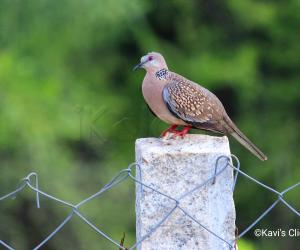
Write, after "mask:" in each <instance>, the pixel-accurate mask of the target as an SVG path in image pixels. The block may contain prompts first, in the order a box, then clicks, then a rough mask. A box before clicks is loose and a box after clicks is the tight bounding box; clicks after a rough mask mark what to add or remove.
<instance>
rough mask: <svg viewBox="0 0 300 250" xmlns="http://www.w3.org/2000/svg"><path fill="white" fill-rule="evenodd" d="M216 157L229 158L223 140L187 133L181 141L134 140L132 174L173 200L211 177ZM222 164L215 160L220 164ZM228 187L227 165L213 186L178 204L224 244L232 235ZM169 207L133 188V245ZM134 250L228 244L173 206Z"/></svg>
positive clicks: (216, 249) (213, 249) (210, 248)
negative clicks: (134, 149) (134, 171)
mask: <svg viewBox="0 0 300 250" xmlns="http://www.w3.org/2000/svg"><path fill="white" fill-rule="evenodd" d="M220 155H228V156H229V155H230V149H229V143H228V139H227V137H226V136H224V137H214V136H208V135H187V136H186V138H185V139H180V138H179V139H168V140H163V139H159V138H143V139H138V140H137V141H136V162H137V163H138V164H139V165H140V169H141V171H140V172H139V171H137V178H138V179H139V180H141V181H142V182H144V183H146V184H148V185H149V186H151V187H153V188H155V189H158V190H160V191H161V192H163V193H165V194H167V195H170V196H172V197H174V198H179V197H180V196H181V195H182V194H184V193H185V192H187V191H189V190H191V189H193V188H194V187H196V186H197V185H198V184H200V183H202V182H204V181H205V180H207V179H208V178H210V177H211V176H212V175H213V173H214V166H215V162H216V159H217V158H218V156H220ZM222 163H223V164H222ZM224 163H225V161H223V162H222V161H221V162H220V164H221V166H224ZM220 169H221V168H220ZM232 183H233V171H232V169H231V168H229V167H228V168H227V169H226V170H225V171H224V172H223V173H221V174H220V175H219V176H218V178H217V180H216V183H215V184H214V185H212V184H211V183H209V184H207V185H205V186H204V187H202V188H200V189H198V190H196V191H194V192H193V193H192V194H190V195H188V196H187V197H185V198H184V199H182V200H181V201H180V206H181V207H183V208H184V209H185V210H186V211H187V212H188V213H189V214H190V215H192V216H193V217H194V218H195V219H197V220H198V221H199V222H200V223H201V224H202V225H205V226H206V227H207V228H208V229H210V230H212V231H213V232H215V233H216V234H217V235H219V236H220V237H221V238H223V239H225V240H227V241H229V242H230V241H232V240H233V239H234V231H235V207H234V202H233V197H232V195H233V194H232V190H231V189H232ZM174 206H175V203H174V201H172V200H170V199H168V198H166V197H164V196H162V195H160V194H158V193H156V192H154V191H151V190H149V189H148V188H145V187H143V188H142V187H141V185H139V184H136V217H137V218H136V219H137V220H136V229H137V241H139V240H140V239H141V238H142V237H143V236H144V235H145V234H147V232H149V230H150V228H151V227H153V226H154V225H155V224H157V223H158V222H159V221H160V220H161V219H163V217H164V216H165V215H166V214H167V213H168V212H169V211H170V210H171V209H172V208H173V207H174ZM138 249H141V250H150V249H151V250H166V249H168V250H172V249H174V250H177V249H188V250H193V249H205V250H222V249H226V250H227V249H228V245H227V244H226V243H224V242H223V241H221V240H220V239H218V238H216V237H215V236H214V235H212V234H211V233H209V232H207V231H206V230H205V229H203V228H202V227H201V226H199V225H198V224H196V223H195V222H193V221H192V220H191V219H189V218H188V217H187V216H185V215H184V213H183V212H182V211H180V210H179V209H178V208H176V210H175V211H174V212H173V213H172V215H171V216H170V217H169V218H168V219H167V220H166V221H165V222H164V223H163V224H162V225H161V226H160V227H159V228H158V229H157V230H156V231H155V232H154V233H153V234H152V235H151V236H150V237H148V238H147V239H145V240H144V241H143V243H142V244H140V245H139V247H138Z"/></svg>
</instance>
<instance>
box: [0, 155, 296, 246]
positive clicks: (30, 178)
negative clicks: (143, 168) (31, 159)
mask: <svg viewBox="0 0 300 250" xmlns="http://www.w3.org/2000/svg"><path fill="white" fill-rule="evenodd" d="M222 159H223V161H222V162H224V160H225V164H223V166H222V165H221V163H220V162H221V160H222ZM232 159H233V160H234V162H235V164H232V161H231V159H230V158H229V157H228V156H225V155H222V156H220V157H218V158H217V160H216V162H215V166H214V173H213V175H212V176H211V177H210V178H208V179H207V180H206V181H204V182H202V183H199V184H198V185H196V186H195V187H193V188H192V189H191V190H189V191H187V192H185V193H184V194H182V195H181V196H180V197H179V198H177V199H175V198H174V197H171V196H169V195H167V194H164V193H163V192H161V191H160V190H157V189H155V188H153V187H151V186H150V185H148V184H147V183H144V182H142V181H140V180H138V179H137V178H136V177H135V176H134V174H133V173H134V172H135V171H136V170H137V171H138V170H139V168H140V166H139V165H138V164H137V163H132V164H130V165H129V166H128V168H126V169H123V170H121V171H119V172H118V173H117V174H116V175H115V176H114V177H113V178H112V179H111V181H110V182H108V183H107V184H106V185H105V186H104V187H103V188H102V189H100V190H99V191H98V192H96V193H95V194H93V195H91V196H89V197H87V198H86V199H84V200H82V201H81V202H79V203H77V204H72V203H70V202H68V201H65V200H62V199H59V198H57V197H55V196H52V195H50V194H48V193H46V192H44V191H42V190H41V189H39V183H38V175H37V174H36V173H30V174H28V175H27V176H26V177H25V178H23V179H22V180H21V182H20V183H19V185H18V186H17V188H16V189H15V190H14V191H12V192H10V193H8V194H6V195H3V196H2V197H0V201H4V200H6V199H9V198H15V197H16V196H17V194H18V193H20V192H22V191H23V190H24V189H25V188H29V189H30V190H32V191H34V192H35V193H36V206H37V208H40V197H41V196H43V197H45V198H48V199H50V200H53V201H55V202H57V203H60V204H62V205H63V206H65V207H69V208H70V213H69V214H68V216H67V217H66V218H65V219H64V220H63V221H62V222H61V223H60V224H59V225H58V226H57V227H56V228H55V229H54V230H53V231H52V232H51V233H50V234H49V235H48V236H47V237H46V238H45V239H44V240H42V241H41V242H40V243H39V244H38V245H37V246H36V247H34V248H33V249H34V250H37V249H41V247H43V246H44V245H45V244H46V243H47V242H48V241H50V240H51V239H52V238H53V237H54V236H55V235H56V234H58V233H59V231H60V230H61V229H62V228H63V227H64V226H65V225H66V224H67V223H68V222H69V221H70V220H71V219H72V218H73V217H75V216H77V217H78V218H79V219H81V220H82V221H84V222H85V223H86V224H87V225H88V226H89V227H90V228H91V229H93V230H94V231H96V232H97V233H98V234H99V235H101V236H102V237H104V238H105V239H106V240H108V241H110V242H111V244H114V245H115V246H116V247H118V248H119V249H123V250H126V249H129V250H132V249H136V248H137V246H138V245H140V244H141V243H142V242H143V241H144V240H145V239H147V238H149V237H151V235H152V234H153V233H154V232H155V231H156V230H157V229H158V228H159V227H160V226H161V225H162V224H163V223H164V222H165V221H166V220H167V219H168V218H169V217H170V216H171V215H172V214H173V213H174V211H175V210H181V211H182V212H183V213H184V214H185V216H187V217H188V218H189V219H191V220H192V221H193V222H195V223H196V224H198V225H199V227H201V228H203V229H205V230H206V231H207V232H209V233H210V234H212V235H213V236H215V238H216V240H220V241H222V242H224V243H226V244H227V245H228V249H229V250H233V249H235V248H236V241H237V240H238V239H240V238H241V237H243V236H244V235H245V234H246V233H248V232H249V231H250V230H251V229H252V228H253V227H254V226H255V225H256V224H257V223H258V222H260V221H261V220H262V219H263V218H264V217H265V216H266V215H267V214H268V213H270V211H271V210H272V209H273V208H274V207H275V206H276V205H277V204H278V203H283V204H284V205H285V206H286V207H287V208H288V209H289V210H291V211H292V212H293V213H294V214H296V215H297V216H299V217H300V212H299V210H297V209H296V208H294V207H293V206H292V205H291V204H289V203H288V202H287V201H286V200H285V199H284V195H285V194H286V193H287V192H289V191H291V190H292V189H295V188H296V187H298V186H300V182H298V183H296V184H294V185H292V186H290V187H288V188H286V189H285V190H283V191H281V192H279V191H277V190H275V189H273V188H272V187H270V186H268V185H266V184H264V183H262V182H261V181H259V180H257V179H255V178H254V177H252V176H250V175H248V174H246V173H245V172H243V171H242V170H240V162H239V159H238V158H237V157H236V156H235V155H232ZM228 167H230V168H232V169H233V171H235V175H234V182H233V186H232V190H233V191H234V189H235V184H236V182H237V178H238V175H242V176H244V177H245V178H246V179H248V180H250V181H252V182H254V183H255V184H257V185H259V186H261V187H262V188H264V189H266V190H268V191H269V192H272V193H274V194H276V195H277V199H276V200H275V201H274V202H273V203H272V204H271V205H270V206H269V207H268V208H267V209H266V210H265V211H264V212H263V213H261V215H260V216H259V217H258V218H257V219H255V220H254V221H253V222H252V223H251V224H250V225H249V226H248V227H247V228H246V229H244V230H243V231H242V232H241V233H240V234H239V235H237V236H236V238H235V240H234V241H228V240H226V239H223V238H222V237H220V236H219V235H218V234H216V233H215V232H214V231H213V230H212V229H210V228H208V227H207V226H206V225H203V224H202V223H201V222H200V221H198V220H197V219H196V218H194V217H193V216H191V215H190V214H189V213H188V212H187V211H186V210H185V209H184V208H183V207H182V206H181V204H180V201H181V200H182V199H183V198H184V197H186V196H188V195H190V194H191V193H192V192H194V191H195V190H198V189H201V188H203V187H204V186H207V185H213V184H214V183H215V182H216V181H217V177H218V176H219V175H221V174H222V172H223V171H224V170H225V169H226V168H228ZM127 179H130V180H131V181H132V182H135V183H137V185H140V186H142V187H143V188H147V189H149V190H152V191H154V192H156V193H157V194H159V195H162V196H164V197H166V198H168V199H169V200H170V202H173V203H174V206H173V207H172V208H171V209H170V211H169V212H167V213H166V214H165V216H164V217H163V218H162V219H161V220H160V221H159V222H158V223H156V224H155V225H152V226H150V227H149V230H148V231H147V234H145V235H144V236H143V237H142V238H141V239H140V240H139V241H137V242H136V243H134V244H133V245H132V246H131V247H130V248H126V247H124V246H122V245H120V244H119V243H118V242H117V241H115V240H114V239H112V238H111V237H110V236H109V235H107V234H106V233H105V232H103V231H102V230H101V229H100V228H99V227H97V226H96V225H94V224H93V223H92V222H91V221H90V220H89V219H88V218H87V217H86V216H85V215H84V214H83V213H82V212H79V208H80V207H81V206H82V205H84V204H87V203H89V202H90V201H91V200H93V199H95V198H98V197H100V196H101V195H102V194H103V193H104V192H106V191H107V190H109V189H112V188H114V187H116V186H118V185H119V184H120V183H122V182H124V181H125V180H127ZM0 246H4V247H5V248H6V249H9V250H14V248H13V247H12V246H10V245H9V244H8V243H7V242H5V240H3V239H1V236H0Z"/></svg>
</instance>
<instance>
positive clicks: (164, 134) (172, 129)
mask: <svg viewBox="0 0 300 250" xmlns="http://www.w3.org/2000/svg"><path fill="white" fill-rule="evenodd" d="M177 127H178V125H175V124H173V125H172V126H171V127H169V128H168V129H166V130H165V131H163V132H162V133H161V137H165V136H166V135H167V133H172V132H174V130H175V129H176V128H177Z"/></svg>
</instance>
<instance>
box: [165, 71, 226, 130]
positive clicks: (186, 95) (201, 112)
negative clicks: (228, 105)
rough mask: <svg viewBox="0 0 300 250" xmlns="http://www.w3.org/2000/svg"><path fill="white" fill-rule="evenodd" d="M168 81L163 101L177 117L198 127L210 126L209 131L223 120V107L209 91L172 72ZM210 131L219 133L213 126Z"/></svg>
mask: <svg viewBox="0 0 300 250" xmlns="http://www.w3.org/2000/svg"><path fill="white" fill-rule="evenodd" d="M167 81H168V83H167V84H166V86H165V87H164V89H163V100H164V102H165V103H166V105H167V107H168V109H169V110H170V112H171V113H173V114H174V115H175V116H176V117H178V118H180V119H182V120H184V121H185V122H187V123H190V124H192V125H194V126H196V127H198V126H199V125H200V124H205V125H208V127H207V129H210V128H209V127H210V126H211V125H213V124H217V123H218V122H219V121H220V120H221V119H222V118H223V112H224V108H223V105H222V104H221V102H220V101H219V99H218V98H217V97H216V96H215V95H214V94H213V93H211V92H210V91H208V90H207V89H205V88H203V87H201V86H200V85H198V84H196V83H194V82H192V81H190V80H188V79H186V78H184V77H182V76H180V75H178V74H176V73H173V72H172V73H171V72H170V74H169V75H168V79H167ZM210 130H217V131H219V129H217V128H213V126H211V129H210ZM219 132H222V131H219Z"/></svg>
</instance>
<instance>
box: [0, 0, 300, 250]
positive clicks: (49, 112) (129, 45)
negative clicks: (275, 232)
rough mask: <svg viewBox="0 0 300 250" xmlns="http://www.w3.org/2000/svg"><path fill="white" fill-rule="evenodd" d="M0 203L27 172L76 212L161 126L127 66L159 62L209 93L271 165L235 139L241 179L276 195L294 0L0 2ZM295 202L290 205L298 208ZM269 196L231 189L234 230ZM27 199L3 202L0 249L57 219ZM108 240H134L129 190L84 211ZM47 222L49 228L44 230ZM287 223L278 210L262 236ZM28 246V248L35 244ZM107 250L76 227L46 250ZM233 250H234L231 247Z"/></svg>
mask: <svg viewBox="0 0 300 250" xmlns="http://www.w3.org/2000/svg"><path fill="white" fill-rule="evenodd" d="M0 5H1V8H0V96H1V98H0V121H1V122H0V164H1V174H0V195H2V194H4V193H7V192H8V191H10V190H11V189H12V188H14V185H15V183H18V181H19V180H20V178H22V177H24V176H25V175H26V174H28V173H29V172H31V171H35V172H37V173H38V174H39V176H40V183H41V187H42V188H43V189H44V190H45V191H47V192H50V193H52V194H54V195H56V196H58V197H61V198H63V199H67V200H69V201H72V202H79V201H80V200H82V199H83V198H85V197H87V196H88V195H90V194H91V193H94V192H96V191H97V190H98V189H99V188H100V187H102V186H103V185H104V184H105V183H106V182H108V181H109V179H110V178H111V177H112V176H113V175H114V174H115V173H116V172H117V171H118V170H120V169H122V168H125V167H126V166H127V165H128V164H129V163H130V162H132V161H133V160H134V141H135V139H136V138H137V137H146V136H157V135H158V134H159V133H160V132H161V130H162V129H164V128H165V127H166V125H165V124H163V123H162V122H160V121H158V120H157V119H155V118H153V116H152V115H151V114H149V111H148V110H147V108H146V106H145V104H144V101H143V98H142V95H141V89H140V84H141V81H142V78H143V75H144V73H143V72H138V73H133V72H132V71H131V69H132V67H133V66H134V65H135V64H136V63H137V62H138V61H139V58H140V57H141V56H142V55H143V54H145V53H147V52H149V51H159V52H161V53H162V54H163V55H164V56H165V57H166V59H167V62H168V65H169V68H170V69H171V70H174V71H176V72H179V73H182V74H183V75H185V76H187V77H188V78H190V79H193V80H194V81H196V82H199V83H201V84H203V85H204V86H205V87H207V88H209V89H210V90H212V91H214V92H215V93H216V94H217V95H218V96H219V97H220V99H221V100H223V102H224V105H225V107H226V109H227V111H228V113H229V114H230V116H231V117H232V118H233V120H234V121H235V122H236V123H237V125H238V126H239V127H240V128H241V130H242V131H244V132H245V134H247V135H248V136H249V138H251V139H252V140H253V141H254V142H255V143H256V144H257V145H258V146H259V147H260V148H261V149H262V150H263V151H264V152H265V153H266V154H267V155H268V156H269V160H268V161H267V162H264V163H262V162H260V161H258V160H257V159H256V158H254V157H253V156H252V155H251V154H249V153H248V152H247V151H246V150H245V149H243V148H242V147H241V146H240V145H239V144H237V143H235V142H233V141H232V152H233V153H235V154H236V155H237V156H239V158H240V160H241V164H242V168H243V170H245V171H246V172H248V173H250V174H251V175H254V176H256V177H257V178H259V179H260V180H262V181H264V182H266V183H268V184H270V185H272V186H274V187H275V188H278V189H284V188H286V187H288V186H289V185H291V184H293V183H295V182H297V181H299V175H300V169H299V167H298V166H299V165H300V164H299V163H300V160H299V158H298V157H297V153H298V148H299V146H300V142H299V141H300V140H299V139H300V133H299V120H300V115H299V105H300V102H299V100H300V92H299V87H300V84H299V82H300V74H299V68H300V43H299V38H300V37H299V34H300V33H299V24H300V15H299V7H300V4H299V1H297V0H290V1H250V0H243V1H239V0H230V1H215V0H214V1H205V0H202V1H196V0H193V1H180V0H176V1H157V0H155V1H150V0H148V1H147V0H131V1H126V0H118V1H117V0H103V1H93V0H88V1H78V0H77V1H74V0H63V1H53V0H42V1H33V0H22V1H18V0H13V1H11V0H0ZM298 193H299V192H298V191H297V190H295V191H292V192H291V193H289V194H288V200H289V201H291V202H292V203H293V205H294V206H295V207H297V206H298V207H300V203H299V199H298V196H299V195H298ZM274 198H275V197H273V196H272V195H270V194H269V193H266V192H263V191H261V189H258V188H257V187H256V186H254V185H251V184H249V182H247V181H246V180H244V179H242V178H241V179H239V181H238V186H237V193H236V205H237V225H238V227H239V228H240V230H242V229H243V228H246V226H248V225H249V224H250V223H251V222H252V221H253V220H254V219H255V218H256V217H257V216H258V215H259V214H260V213H261V212H262V211H263V210H264V209H266V208H267V207H268V206H269V205H270V204H271V202H272V201H273V199H274ZM33 199H34V197H33V195H32V193H30V192H24V193H22V194H21V195H19V196H18V198H17V199H16V200H13V201H5V202H3V203H2V202H1V204H0V221H1V223H0V238H1V239H6V240H7V241H8V242H10V243H11V244H12V245H13V246H14V247H15V248H17V249H30V248H32V247H33V246H35V245H36V244H37V242H40V241H41V239H43V238H44V237H45V236H46V235H47V234H49V233H50V232H51V230H53V229H54V228H55V227H56V226H57V225H58V224H59V223H60V222H61V220H62V219H63V218H64V216H66V215H67V212H68V211H67V210H64V209H62V207H60V206H58V205H57V204H54V203H52V202H48V201H44V200H42V201H41V205H42V209H41V210H37V209H35V208H34V202H33ZM83 211H84V212H86V214H87V215H88V217H89V218H91V220H92V221H93V222H95V224H96V225H98V226H102V228H103V229H104V230H106V231H107V232H109V233H110V234H111V235H112V236H113V237H114V239H116V240H118V239H121V237H122V235H123V232H126V243H128V244H130V243H132V242H133V241H134V235H135V232H134V230H135V229H134V228H135V222H134V185H133V184H129V182H128V183H124V184H122V186H120V187H119V188H117V189H115V190H111V191H109V192H108V193H107V194H105V196H104V197H103V199H102V198H101V199H100V198H99V199H97V200H95V201H93V202H92V203H91V204H88V205H86V206H85V207H84V208H83ZM50 218H51V219H50ZM297 223H298V225H299V219H298V221H297V218H296V216H295V215H293V214H291V213H290V212H288V211H287V209H286V208H285V207H280V206H279V207H278V208H276V209H275V210H273V211H272V213H271V214H270V215H269V216H268V217H267V218H265V219H264V223H263V225H264V226H266V227H268V225H271V226H272V227H273V228H279V227H281V228H285V229H287V228H290V227H291V226H293V225H294V226H295V225H296V224H297ZM33 235H34V237H33ZM245 237H246V238H248V239H247V240H252V241H254V243H253V244H252V243H251V244H250V243H249V244H248V243H247V244H246V243H245V242H246V241H245V242H244V241H242V242H243V243H242V244H243V246H244V248H245V249H254V247H252V245H253V246H256V245H258V244H259V246H260V247H261V249H266V248H267V247H266V246H268V248H269V249H283V248H286V249H295V248H296V240H295V239H293V238H289V239H285V240H283V241H275V240H273V239H264V240H259V239H255V238H254V236H253V234H252V233H248V234H247V235H246V236H245ZM62 246H64V249H114V247H113V246H112V245H110V244H108V243H107V242H106V241H105V240H103V239H101V238H99V236H98V235H96V234H95V233H94V232H92V231H91V230H90V229H89V228H87V227H86V226H85V225H83V224H82V223H81V222H80V221H78V220H74V221H72V222H71V223H70V224H68V226H67V227H66V228H65V229H64V230H63V231H62V232H61V233H59V234H58V235H57V236H56V237H55V239H53V240H51V241H50V242H49V243H48V244H47V249H61V247H62ZM241 249H243V248H241Z"/></svg>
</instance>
